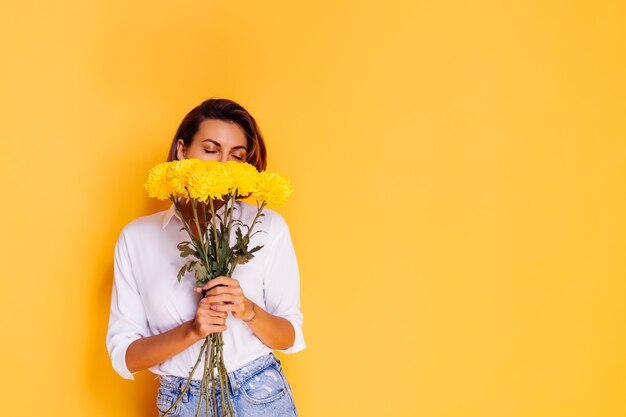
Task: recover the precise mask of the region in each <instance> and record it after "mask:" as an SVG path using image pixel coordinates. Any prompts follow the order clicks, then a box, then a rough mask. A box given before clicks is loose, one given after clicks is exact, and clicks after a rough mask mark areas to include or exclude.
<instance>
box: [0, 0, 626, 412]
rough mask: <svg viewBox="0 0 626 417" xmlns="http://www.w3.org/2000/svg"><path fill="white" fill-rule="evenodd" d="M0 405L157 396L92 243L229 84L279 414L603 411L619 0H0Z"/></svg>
mask: <svg viewBox="0 0 626 417" xmlns="http://www.w3.org/2000/svg"><path fill="white" fill-rule="evenodd" d="M2 9H3V12H2V17H0V23H1V24H0V45H1V57H2V62H3V64H2V66H1V67H0V75H1V77H0V82H1V83H2V90H1V91H2V93H1V95H0V96H1V98H0V100H1V104H0V106H1V107H0V111H1V113H2V122H1V123H0V137H1V139H0V143H1V148H0V151H1V155H2V157H3V159H2V164H0V170H1V171H0V175H1V177H2V178H3V181H2V183H3V186H4V192H3V200H2V201H3V203H4V204H3V208H2V220H1V221H2V231H3V238H2V239H1V241H2V252H1V253H2V256H3V259H2V268H3V273H2V280H1V281H0V282H1V285H2V286H1V287H0V294H1V295H2V302H1V303H0V305H1V307H0V309H1V310H0V320H1V322H0V324H1V325H2V327H1V328H2V333H3V336H2V340H3V341H2V343H1V344H0V346H1V347H0V353H1V358H0V360H1V361H2V362H1V363H0V369H2V375H3V376H2V378H1V382H0V383H1V384H2V388H3V390H2V392H3V396H2V400H1V401H2V406H1V407H2V408H1V409H0V415H6V416H9V415H20V416H39V415H47V416H89V417H98V416H116V417H125V416H140V417H149V416H150V417H151V416H155V415H156V409H155V406H154V402H155V400H154V398H155V392H156V388H157V383H158V381H156V380H155V379H154V377H155V376H154V375H153V374H151V373H150V372H141V373H139V374H138V375H137V376H138V378H137V380H136V381H134V382H131V381H127V380H123V379H121V378H120V377H119V376H118V375H117V374H116V373H115V372H114V371H113V369H112V367H111V365H110V362H109V358H108V355H107V352H106V347H105V343H104V340H105V332H106V327H107V320H108V308H109V302H110V291H111V283H112V273H113V272H112V257H113V246H114V243H115V240H116V238H117V236H118V234H119V231H120V230H121V228H122V227H123V226H124V225H125V224H126V223H127V222H129V221H130V220H132V219H133V218H135V217H137V216H140V215H145V214H149V213H153V212H155V211H158V210H162V209H164V208H165V207H164V206H163V205H159V204H156V203H155V202H154V201H150V200H149V199H148V198H147V196H146V195H145V193H144V191H143V188H142V186H143V178H144V174H145V172H146V171H147V170H148V169H149V168H150V167H151V166H153V165H154V164H155V163H157V162H160V161H162V160H164V158H165V157H166V154H167V151H168V147H169V144H170V140H171V137H172V135H173V134H174V131H175V129H176V127H177V126H178V123H179V122H180V120H181V119H182V117H183V116H184V115H185V114H186V113H187V112H188V111H189V110H190V109H191V108H192V107H193V106H195V105H196V104H198V103H200V102H201V101H202V100H204V99H206V98H209V97H227V98H231V99H233V100H236V101H238V102H240V103H241V104H242V105H243V106H244V107H246V108H247V109H248V110H249V111H250V112H251V113H252V114H253V115H254V116H255V118H256V119H257V120H258V121H259V123H260V125H261V128H262V131H263V133H264V134H265V136H266V138H267V144H268V148H269V168H270V169H273V170H275V171H278V172H281V173H284V174H287V175H289V176H290V177H291V178H292V182H293V184H294V187H295V189H296V192H295V193H294V195H293V199H292V200H291V201H290V202H289V203H288V204H287V205H286V206H285V207H283V208H281V209H280V211H281V213H282V214H283V215H284V216H285V218H286V219H287V221H288V223H289V224H290V228H291V230H292V233H293V239H294V245H295V246H296V251H297V255H298V260H299V263H300V268H301V274H302V276H301V279H302V282H301V283H302V310H303V314H304V327H303V329H304V334H305V339H306V341H307V344H308V347H307V349H305V350H304V351H302V352H300V353H298V354H295V355H285V354H279V356H280V357H281V358H283V364H284V367H285V371H286V374H287V377H288V379H289V380H290V382H291V384H292V387H293V389H294V395H295V398H296V403H297V406H298V409H299V411H300V415H301V416H302V417H313V416H360V417H366V416H392V415H393V416H421V417H474V416H476V417H490V416H493V417H502V416H507V417H508V416H511V417H515V416H546V417H548V416H549V417H554V416H567V417H574V416H584V417H590V416H602V417H609V416H611V417H612V416H624V415H626V402H625V401H624V395H625V394H626V379H625V378H624V373H625V372H626V361H625V359H624V358H625V352H626V336H625V331H624V330H625V326H626V307H625V305H626V304H625V303H624V297H625V295H626V283H625V277H626V263H625V262H624V255H625V249H626V228H625V226H626V221H625V218H626V216H625V213H626V186H625V184H626V182H625V179H626V122H625V116H626V111H625V110H626V105H625V97H626V77H625V73H626V71H625V70H626V29H625V28H626V7H625V6H624V2H621V1H617V0H614V1H598V0H594V1H591V0H587V1H574V2H561V1H548V0H541V1H524V2H507V1H491V2H489V1H480V2H466V1H451V0H450V1H445V0H444V1H385V2H383V1H379V2H373V1H369V2H363V1H356V0H344V1H327V2H306V3H304V2H279V1H246V2H244V1H181V2H172V1H163V0H158V1H155V0H151V1H117V0H115V1H112V0H107V1H103V0H99V1H87V2H86V1H75V0H74V1H72V0H61V1H57V2H44V1H35V2H11V3H9V2H5V4H3V6H2Z"/></svg>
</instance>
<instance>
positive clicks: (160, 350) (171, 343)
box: [126, 304, 228, 373]
mask: <svg viewBox="0 0 626 417" xmlns="http://www.w3.org/2000/svg"><path fill="white" fill-rule="evenodd" d="M227 315H228V313H224V312H221V311H214V310H211V309H210V308H209V305H207V304H199V305H198V308H197V309H196V315H195V317H194V318H193V319H191V320H189V321H186V322H184V323H183V324H180V325H178V326H176V327H174V328H172V329H170V330H168V331H166V332H163V333H160V334H157V335H153V336H147V337H142V338H140V339H137V340H135V341H133V342H132V343H131V344H130V345H129V346H128V349H127V350H126V367H127V368H128V370H129V371H130V372H131V373H133V372H137V371H141V370H143V369H147V368H150V367H152V366H155V365H157V364H159V363H162V362H164V361H165V360H166V359H169V358H171V357H172V356H174V355H176V354H177V353H180V352H182V351H183V350H185V349H187V348H188V347H189V346H191V345H193V344H194V343H196V342H197V341H198V340H202V339H204V338H205V337H206V336H207V335H209V334H211V333H216V332H223V331H225V330H226V317H227Z"/></svg>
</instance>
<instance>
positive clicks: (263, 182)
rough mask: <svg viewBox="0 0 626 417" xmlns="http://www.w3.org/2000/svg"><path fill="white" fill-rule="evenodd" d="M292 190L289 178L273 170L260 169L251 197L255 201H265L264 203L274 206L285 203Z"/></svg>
mask: <svg viewBox="0 0 626 417" xmlns="http://www.w3.org/2000/svg"><path fill="white" fill-rule="evenodd" d="M292 192H293V187H292V186H291V181H290V180H289V178H287V177H284V176H282V175H279V174H276V173H274V172H268V171H262V172H260V173H259V178H258V181H257V186H256V187H255V189H254V191H253V192H252V198H254V199H255V200H256V201H257V203H260V202H262V201H265V204H266V205H268V206H274V207H275V206H280V205H282V204H284V203H286V202H287V200H288V199H289V196H290V195H291V193H292Z"/></svg>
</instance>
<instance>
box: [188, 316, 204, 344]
mask: <svg viewBox="0 0 626 417" xmlns="http://www.w3.org/2000/svg"><path fill="white" fill-rule="evenodd" d="M185 325H186V326H187V327H186V333H185V336H186V338H187V340H189V341H190V342H192V343H195V342H197V341H198V340H200V339H202V337H200V335H199V334H198V332H197V331H196V327H195V319H191V320H189V321H187V322H185Z"/></svg>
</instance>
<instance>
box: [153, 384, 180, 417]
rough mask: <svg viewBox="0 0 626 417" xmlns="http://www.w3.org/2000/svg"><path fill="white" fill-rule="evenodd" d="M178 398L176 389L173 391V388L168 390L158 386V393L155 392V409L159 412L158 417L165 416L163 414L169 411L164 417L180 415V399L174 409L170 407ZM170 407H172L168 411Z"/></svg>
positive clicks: (178, 392)
mask: <svg viewBox="0 0 626 417" xmlns="http://www.w3.org/2000/svg"><path fill="white" fill-rule="evenodd" d="M179 396H180V391H178V390H177V389H173V388H169V387H164V386H162V385H161V386H159V391H158V392H157V401H156V405H157V409H158V410H159V417H162V416H163V415H165V412H166V411H167V410H168V409H169V411H168V412H167V415H166V417H169V416H171V417H174V416H178V415H180V412H181V411H182V407H183V404H182V401H183V400H182V399H181V400H180V401H179V402H178V404H176V406H175V407H172V405H173V404H174V403H175V402H176V400H177V399H178V397H179ZM170 407H172V408H171V409H170Z"/></svg>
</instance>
